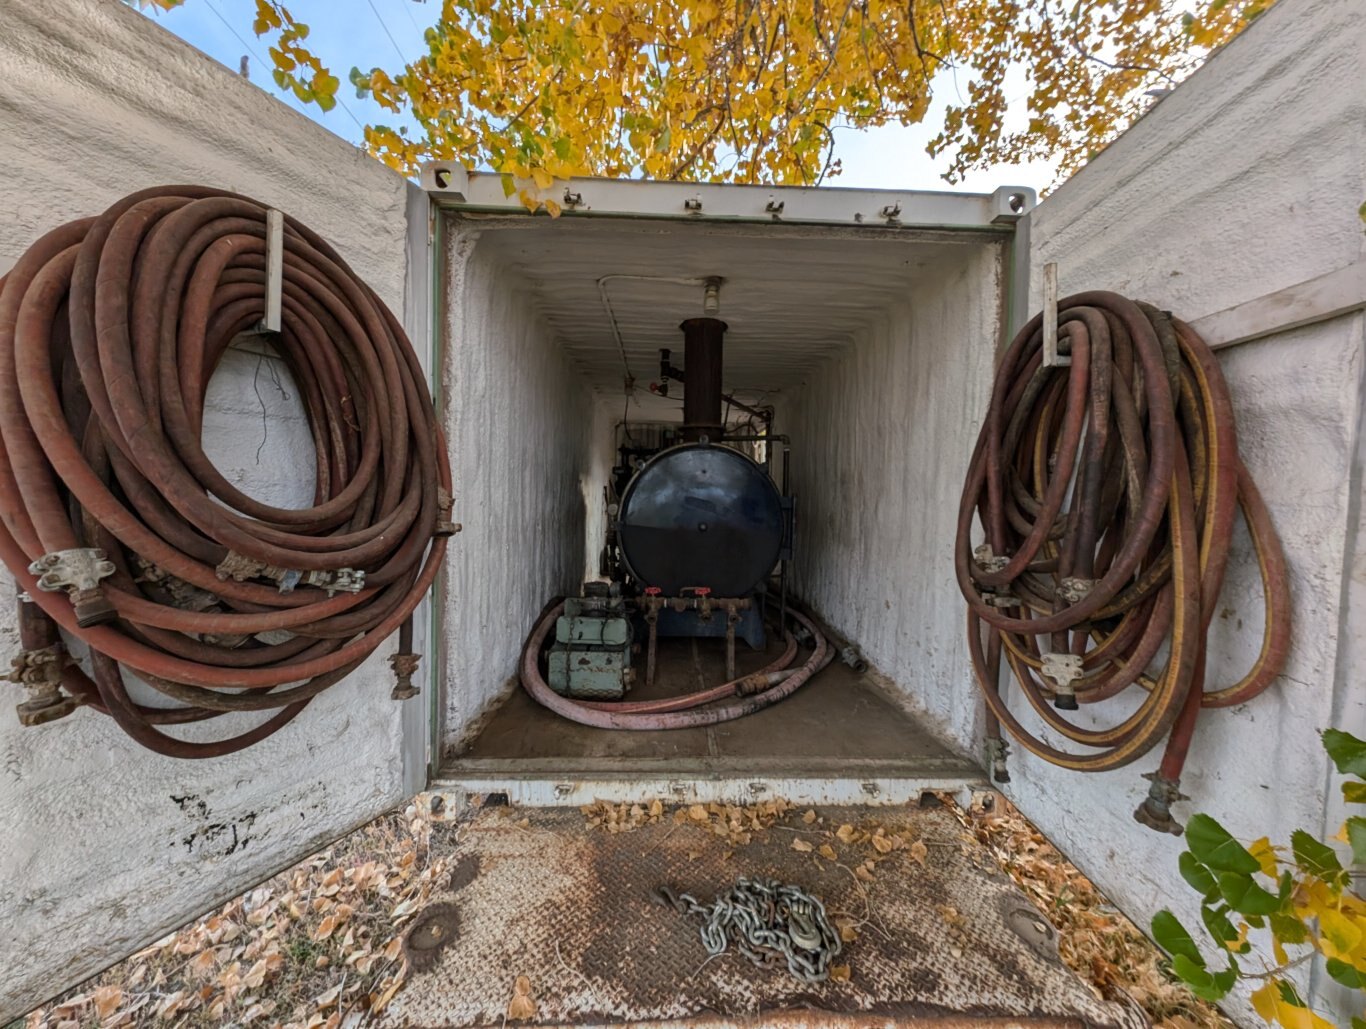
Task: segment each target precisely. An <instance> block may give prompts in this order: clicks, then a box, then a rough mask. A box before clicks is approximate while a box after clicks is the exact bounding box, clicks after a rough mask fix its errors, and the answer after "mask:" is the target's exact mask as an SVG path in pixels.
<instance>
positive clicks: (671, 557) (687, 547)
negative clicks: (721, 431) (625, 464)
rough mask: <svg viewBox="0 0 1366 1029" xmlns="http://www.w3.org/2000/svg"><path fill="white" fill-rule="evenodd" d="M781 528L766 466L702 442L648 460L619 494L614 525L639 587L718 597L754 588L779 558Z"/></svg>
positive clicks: (780, 512) (779, 503)
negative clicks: (703, 593)
mask: <svg viewBox="0 0 1366 1029" xmlns="http://www.w3.org/2000/svg"><path fill="white" fill-rule="evenodd" d="M784 527H785V519H784V515H783V502H782V497H781V496H780V495H779V493H778V488H777V486H776V485H774V482H773V480H772V479H771V478H770V477H769V475H768V473H767V472H765V471H764V469H763V468H762V467H761V466H759V465H757V464H755V463H754V462H753V461H752V460H750V459H749V458H748V457H746V456H745V455H744V454H741V453H739V452H738V451H735V450H731V449H729V448H727V447H719V446H711V445H707V444H701V443H689V444H683V445H682V446H677V447H672V448H670V449H669V450H665V451H664V452H663V453H660V454H658V455H657V456H656V457H654V458H652V459H651V460H650V461H648V462H647V463H646V464H645V466H644V467H643V468H641V470H640V471H639V472H638V473H637V474H636V475H635V477H634V478H633V479H632V480H631V482H630V484H629V485H628V486H627V487H626V491H625V493H624V494H623V495H622V498H621V506H620V510H619V512H618V515H617V526H616V528H617V538H618V540H619V542H620V545H621V551H622V556H623V558H624V560H625V563H626V566H627V569H628V570H629V571H630V573H631V576H632V577H633V578H634V579H635V580H636V581H637V582H639V583H640V584H641V586H643V587H652V588H657V589H659V590H660V591H661V592H662V593H663V594H664V595H667V596H682V595H684V594H686V593H690V592H693V593H695V592H696V591H697V590H698V589H704V590H710V592H711V595H712V596H717V597H743V596H746V595H748V594H749V593H751V592H752V591H753V589H754V588H755V586H756V585H757V584H758V583H760V582H761V581H762V580H763V579H764V578H765V577H766V576H767V575H768V574H769V572H771V571H772V570H773V567H774V565H776V564H777V562H778V557H779V553H780V551H781V549H782V545H783V537H784Z"/></svg>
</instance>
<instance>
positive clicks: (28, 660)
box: [6, 643, 79, 727]
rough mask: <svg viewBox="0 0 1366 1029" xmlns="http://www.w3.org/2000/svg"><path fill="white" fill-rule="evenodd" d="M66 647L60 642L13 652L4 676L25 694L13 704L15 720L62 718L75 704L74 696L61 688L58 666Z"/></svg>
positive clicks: (30, 722)
mask: <svg viewBox="0 0 1366 1029" xmlns="http://www.w3.org/2000/svg"><path fill="white" fill-rule="evenodd" d="M66 663H67V656H66V650H65V649H64V648H63V647H62V645H61V644H60V643H55V644H53V645H52V646H50V647H42V648H40V649H37V650H25V651H21V652H20V653H19V654H16V655H15V656H14V657H13V658H12V659H11V661H10V664H11V665H12V667H11V669H10V673H9V675H8V676H6V678H8V679H9V681H10V682H13V683H18V684H19V685H21V686H23V687H24V693H25V698H26V699H24V700H23V701H21V702H20V703H18V704H16V705H15V708H14V710H15V711H16V712H17V713H18V715H19V724H20V725H25V726H30V727H32V726H35V725H44V724H46V723H47V722H54V721H56V720H57V719H58V718H64V717H65V716H66V715H69V714H71V712H72V711H74V710H76V708H77V707H78V706H79V702H78V701H77V700H76V698H75V697H71V696H68V695H67V694H65V693H63V692H62V690H61V683H62V669H63V668H65V667H66Z"/></svg>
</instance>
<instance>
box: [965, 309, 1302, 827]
mask: <svg viewBox="0 0 1366 1029" xmlns="http://www.w3.org/2000/svg"><path fill="white" fill-rule="evenodd" d="M1043 343H1044V332H1043V317H1042V316H1036V317H1035V318H1034V319H1033V320H1032V321H1030V322H1029V323H1028V324H1027V325H1025V327H1024V328H1023V329H1022V330H1021V331H1020V333H1019V335H1018V336H1016V338H1015V339H1014V341H1013V342H1012V343H1011V344H1010V346H1009V348H1008V349H1007V350H1006V352H1005V354H1004V355H1003V357H1002V359H1001V361H1000V364H999V368H998V372H997V376H996V381H995V385H994V388H993V390H992V396H991V404H990V408H989V410H988V413H987V418H986V422H985V423H984V424H983V426H982V430H981V433H980V435H979V436H978V439H977V446H976V449H975V450H974V451H973V455H972V460H971V463H970V465H969V468H968V475H967V482H966V485H965V486H964V489H963V498H962V503H961V505H960V507H959V512H958V530H957V545H956V548H955V563H956V571H957V578H958V585H959V588H960V589H961V590H962V593H963V597H964V599H965V600H966V601H967V603H968V649H969V652H970V655H971V659H972V663H973V668H974V670H975V672H976V676H977V681H978V684H979V685H980V686H981V688H982V692H983V695H984V697H985V698H986V704H987V736H988V749H989V752H990V754H991V756H992V759H993V764H994V769H993V771H994V772H995V775H996V778H997V779H998V781H1005V780H1006V779H1008V775H1007V774H1006V769H1005V744H1004V741H1003V739H1002V738H1001V734H1000V729H1001V727H1002V726H1004V727H1005V728H1006V730H1007V731H1008V732H1009V733H1010V735H1011V736H1013V737H1014V738H1015V739H1016V740H1017V741H1019V743H1020V744H1021V745H1022V746H1023V747H1025V748H1026V749H1027V750H1029V751H1030V752H1031V753H1033V754H1036V755H1038V756H1039V757H1042V758H1044V759H1045V760H1047V761H1051V762H1053V763H1054V764H1057V765H1060V766H1062V767H1064V768H1071V769H1075V770H1078V771H1106V770H1109V769H1114V768H1119V767H1121V766H1123V765H1126V764H1129V763H1130V762H1132V761H1134V760H1136V759H1138V758H1140V757H1142V756H1143V755H1144V754H1146V753H1148V752H1149V751H1150V750H1151V749H1152V748H1153V747H1155V746H1156V745H1157V744H1158V743H1159V742H1161V741H1162V740H1163V739H1164V738H1165V739H1166V750H1165V752H1164V755H1163V759H1162V764H1161V767H1160V768H1159V770H1158V771H1157V772H1156V773H1155V774H1154V775H1151V776H1149V778H1151V779H1152V780H1153V781H1152V787H1151V789H1150V791H1149V795H1148V798H1147V799H1146V800H1145V801H1144V802H1143V805H1142V806H1141V807H1140V808H1139V810H1138V812H1136V814H1135V817H1137V818H1138V820H1139V821H1141V822H1143V823H1144V824H1146V825H1149V826H1150V827H1152V828H1155V829H1160V830H1163V831H1168V832H1180V827H1179V826H1178V825H1177V824H1176V823H1175V821H1174V820H1173V819H1172V817H1171V811H1170V805H1171V803H1172V802H1173V801H1174V800H1177V799H1183V798H1182V797H1181V795H1180V793H1179V791H1178V789H1177V786H1178V783H1179V780H1180V776H1181V769H1182V766H1183V764H1184V762H1185V757H1186V752H1187V750H1188V749H1189V747H1190V742H1191V738H1192V735H1193V733H1194V730H1195V722H1196V718H1197V716H1198V715H1199V713H1200V710H1201V709H1202V708H1215V707H1228V706H1231V705H1234V704H1241V703H1243V702H1244V701H1246V700H1249V699H1250V698H1252V697H1255V696H1256V695H1257V694H1259V693H1261V692H1262V691H1263V690H1265V689H1266V688H1267V687H1268V686H1269V685H1270V684H1271V682H1272V681H1273V680H1274V679H1275V678H1276V676H1277V675H1278V674H1279V673H1280V670H1281V668H1282V666H1283V665H1284V663H1285V659H1286V655H1287V652H1288V651H1289V647H1290V593H1289V577H1288V573H1287V569H1286V563H1285V555H1284V553H1283V551H1282V549H1281V543H1280V539H1279V538H1278V537H1277V535H1276V531H1275V528H1274V527H1273V526H1272V524H1271V518H1270V515H1269V513H1268V512H1267V509H1266V505H1265V504H1264V503H1263V502H1262V498H1261V495H1260V494H1259V493H1258V492H1257V488H1256V485H1255V484H1254V483H1253V481H1252V478H1251V476H1250V475H1249V474H1248V472H1247V469H1246V468H1245V467H1244V466H1243V462H1242V459H1241V458H1240V457H1239V455H1238V442H1237V435H1236V431H1235V426H1234V418H1233V407H1232V403H1231V401H1230V398H1229V391H1228V386H1227V384H1226V383H1225V381H1224V378H1223V375H1222V373H1221V372H1220V369H1219V364H1218V362H1217V361H1216V360H1215V357H1214V354H1213V353H1212V352H1211V350H1210V349H1209V347H1208V346H1207V345H1206V344H1205V342H1204V341H1203V340H1202V339H1201V338H1200V337H1199V336H1198V335H1197V334H1196V333H1195V332H1194V330H1192V329H1191V327H1190V326H1189V325H1187V324H1186V323H1185V322H1182V321H1181V320H1179V319H1177V318H1173V317H1172V316H1171V315H1169V314H1167V313H1165V312H1162V311H1159V310H1157V309H1156V308H1154V307H1152V306H1151V305H1148V304H1141V303H1138V302H1135V301H1132V300H1127V299H1125V298H1124V297H1121V296H1119V295H1117V294H1114V293H1105V292H1090V293H1079V294H1077V295H1075V296H1071V297H1068V298H1066V299H1064V300H1062V301H1061V302H1060V303H1059V305H1058V347H1059V353H1060V355H1067V356H1068V357H1069V358H1070V361H1069V362H1068V363H1066V364H1064V363H1063V362H1062V361H1061V360H1059V361H1056V362H1053V361H1050V360H1048V359H1047V358H1046V356H1045V353H1044V345H1043ZM1239 509H1241V511H1242V513H1243V517H1244V519H1245V520H1246V522H1247V527H1248V530H1249V533H1250V535H1251V538H1252V542H1253V545H1254V547H1255V549H1256V552H1257V559H1258V564H1259V569H1260V572H1261V579H1262V586H1263V592H1264V595H1265V601H1266V618H1265V625H1264V628H1263V642H1262V647H1261V651H1260V653H1259V655H1258V657H1257V659H1256V661H1255V663H1254V664H1253V666H1252V668H1251V670H1250V671H1248V673H1247V674H1246V675H1245V676H1244V677H1243V678H1242V679H1241V680H1239V681H1238V682H1235V683H1231V684H1226V683H1208V682H1207V681H1206V674H1205V644H1206V638H1207V633H1208V630H1209V625H1210V620H1211V619H1212V617H1213V615H1214V613H1215V611H1216V610H1217V606H1218V600H1219V593H1220V589H1221V587H1222V585H1223V580H1224V572H1225V569H1226V567H1227V563H1228V557H1229V545H1230V539H1231V535H1232V529H1233V524H1234V519H1235V517H1236V515H1237V513H1238V511H1239ZM974 522H978V523H980V526H981V531H982V533H984V535H985V541H984V542H982V543H979V544H976V545H974V543H973V533H974ZM1002 657H1004V658H1005V663H1006V665H1007V666H1008V668H1009V670H1010V673H1011V676H1012V677H1013V680H1014V682H1015V684H1016V685H1017V686H1018V693H1017V697H1016V698H1015V703H1016V704H1018V703H1019V701H1020V700H1023V701H1024V702H1025V703H1026V704H1027V705H1028V707H1029V709H1030V710H1032V712H1033V714H1034V719H1035V721H1036V722H1039V723H1042V725H1043V726H1045V727H1046V732H1047V734H1048V735H1049V737H1050V738H1052V739H1055V740H1058V739H1061V740H1065V741H1067V743H1062V744H1060V745H1052V744H1050V743H1047V742H1045V740H1044V739H1043V738H1041V736H1040V735H1036V734H1034V733H1033V732H1031V731H1030V730H1029V729H1028V728H1026V726H1025V724H1024V723H1023V722H1022V721H1021V720H1020V718H1019V717H1017V715H1016V714H1015V713H1014V711H1013V710H1012V706H1011V703H1010V702H1008V701H1007V699H1006V696H1005V694H1004V693H1003V691H1002V683H1001V679H1002V677H1001V659H1002ZM1131 687H1136V688H1137V689H1138V690H1139V691H1140V693H1146V695H1145V696H1142V698H1141V701H1140V703H1139V704H1138V705H1137V708H1136V710H1135V709H1134V705H1133V704H1132V703H1127V704H1122V705H1121V707H1122V708H1123V709H1124V710H1128V711H1132V713H1131V714H1129V715H1128V716H1127V717H1124V718H1122V719H1114V720H1112V722H1113V724H1110V725H1108V726H1104V725H1099V723H1100V722H1101V721H1103V720H1102V719H1097V718H1094V717H1088V718H1085V719H1082V720H1081V721H1074V720H1073V719H1072V718H1070V717H1069V716H1068V712H1070V711H1072V710H1078V709H1080V708H1087V709H1088V710H1089V712H1090V713H1091V714H1092V715H1094V714H1095V713H1096V712H1098V710H1100V709H1099V708H1097V707H1096V705H1100V704H1101V703H1102V702H1103V701H1106V700H1109V699H1110V698H1112V697H1114V696H1116V695H1117V694H1119V693H1121V692H1123V691H1125V690H1127V689H1130V688H1131ZM1098 726H1099V727H1098ZM1068 743H1070V744H1073V745H1075V746H1068Z"/></svg>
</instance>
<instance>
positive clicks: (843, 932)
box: [840, 925, 858, 943]
mask: <svg viewBox="0 0 1366 1029" xmlns="http://www.w3.org/2000/svg"><path fill="white" fill-rule="evenodd" d="M840 939H841V940H843V941H844V942H845V943H853V942H854V941H855V940H857V939H858V930H857V929H855V928H854V927H853V926H852V925H842V926H840Z"/></svg>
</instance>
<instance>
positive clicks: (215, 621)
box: [0, 186, 452, 757]
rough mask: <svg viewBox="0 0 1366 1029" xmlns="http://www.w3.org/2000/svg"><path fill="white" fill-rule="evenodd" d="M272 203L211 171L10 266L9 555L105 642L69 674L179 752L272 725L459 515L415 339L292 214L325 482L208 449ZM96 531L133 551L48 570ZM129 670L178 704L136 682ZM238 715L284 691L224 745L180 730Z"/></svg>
mask: <svg viewBox="0 0 1366 1029" xmlns="http://www.w3.org/2000/svg"><path fill="white" fill-rule="evenodd" d="M266 211H267V209H266V207H265V205H263V204H261V203H258V202H257V201H254V200H251V199H249V198H247V197H243V196H238V195H236V194H233V193H226V192H223V191H220V190H214V189H208V188H205V187H200V186H168V187H164V188H159V189H150V190H144V191H142V192H140V193H135V194H133V195H131V196H129V197H126V198H125V199H123V200H121V201H119V202H118V203H116V204H114V205H113V206H112V207H110V208H109V209H108V210H107V211H105V212H104V213H103V214H102V215H100V216H99V217H97V218H87V219H82V220H80V221H75V222H71V223H69V224H67V225H63V226H60V227H59V228H57V229H54V230H53V231H51V232H49V233H48V234H47V235H45V236H43V237H42V238H41V239H39V240H38V241H37V242H35V243H34V244H33V245H32V246H31V247H30V248H29V249H28V251H27V252H26V253H25V254H24V255H23V256H22V257H21V258H20V259H19V261H18V263H17V264H16V265H15V266H14V268H13V269H11V270H10V272H9V273H8V275H6V276H5V277H4V278H3V279H0V559H2V560H3V561H4V562H5V564H6V565H7V566H8V567H9V569H10V571H11V572H12V573H13V574H14V576H15V579H16V580H17V583H18V586H19V588H20V590H22V591H24V593H25V594H26V595H27V597H28V598H29V599H30V601H31V603H30V604H24V605H22V607H23V609H26V610H27V613H26V614H25V615H24V617H25V619H26V621H27V622H29V623H31V622H32V621H33V620H34V619H35V618H42V617H45V618H46V619H50V620H51V622H52V623H55V625H57V626H60V627H61V629H62V630H64V631H65V632H66V633H68V634H70V635H72V636H75V637H77V638H79V639H80V640H82V641H83V642H84V643H85V644H87V645H88V646H89V648H90V651H91V665H92V667H91V672H92V674H91V675H87V674H86V673H85V672H84V671H82V670H81V669H80V668H78V667H77V666H75V665H74V664H68V665H67V666H66V667H65V668H64V669H63V671H62V676H61V682H62V685H63V686H65V688H66V689H67V690H69V691H70V693H71V695H72V696H73V697H75V698H76V699H77V700H78V701H80V702H81V703H83V704H84V705H86V706H89V707H90V708H91V709H92V710H96V711H100V712H103V713H106V714H108V715H110V716H111V717H112V718H114V720H115V721H116V722H117V723H118V724H119V726H120V727H121V728H123V729H124V730H125V731H126V732H128V733H129V735H131V736H133V737H134V738H135V739H137V740H138V741H139V742H140V743H143V744H144V745H146V746H148V747H150V748H152V749H154V750H156V751H158V752H160V753H163V754H168V755H171V756H176V757H211V756H217V755H220V754H225V753H230V752H232V751H234V750H238V749H240V748H242V747H244V746H247V745H249V744H251V743H253V742H256V741H258V740H260V739H263V738H265V737H266V736H268V735H269V734H270V733H272V732H274V731H276V730H278V729H279V728H280V727H281V726H283V725H284V724H285V723H287V722H288V721H289V720H291V719H292V718H294V717H295V716H296V715H297V714H298V713H299V711H301V710H302V709H303V707H304V706H305V705H306V704H307V703H308V701H309V700H310V699H311V698H312V697H314V696H316V695H317V694H318V693H320V692H321V691H322V690H324V689H326V688H327V687H329V686H331V685H333V684H335V683H336V682H338V681H340V680H341V679H342V678H344V677H345V676H346V675H347V674H349V673H350V672H351V671H353V670H355V669H356V668H357V667H358V666H359V665H360V663H361V662H362V661H364V660H365V658H366V657H367V656H369V655H370V654H371V653H372V652H373V651H374V650H375V649H376V648H377V647H379V646H380V644H381V643H383V641H384V640H385V638H386V637H388V636H389V635H390V634H391V633H392V632H393V631H394V630H395V629H396V628H398V627H399V626H400V625H402V624H404V623H405V622H406V621H407V619H408V618H409V617H410V615H411V614H412V611H413V609H414V608H415V607H416V606H417V604H418V603H419V601H420V600H421V599H422V597H423V596H424V595H425V594H426V593H427V591H428V589H429V588H430V587H431V584H432V582H433V580H434V578H435V576H436V572H437V569H438V568H439V566H440V564H441V561H442V559H443V557H444V554H445V549H446V538H445V537H446V536H448V535H449V534H450V532H451V531H452V527H451V526H450V522H449V513H450V506H451V497H450V488H451V477H450V468H449V465H448V463H447V458H446V451H445V445H444V441H443V440H442V437H441V432H440V428H439V426H438V424H437V420H436V414H435V411H434V409H433V407H432V402H431V397H430V395H429V393H428V390H427V388H426V385H425V382H424V374H423V371H422V368H421V365H420V363H419V361H418V359H417V355H416V354H415V353H414V351H413V348H412V345H411V344H410V342H409V341H408V339H407V337H406V335H405V334H404V332H403V329H402V327H401V326H400V324H399V322H398V320H397V319H396V318H395V317H394V316H393V314H392V313H391V312H390V311H389V310H388V308H387V307H386V306H385V305H384V303H383V302H382V301H381V300H380V299H379V298H378V297H377V296H376V295H375V294H374V292H373V291H372V290H371V289H370V288H369V287H368V286H366V285H365V284H364V283H363V282H362V281H361V280H360V279H358V278H357V277H356V275H355V274H354V273H353V272H352V271H351V270H350V269H349V268H348V267H347V266H346V263H345V262H344V261H343V260H342V259H341V257H340V256H339V255H338V254H337V253H336V252H335V251H334V250H333V249H332V248H331V247H330V246H329V245H328V244H327V243H326V242H324V241H323V240H322V239H321V237H319V236H318V235H317V234H316V233H314V232H312V231H311V230H309V229H308V228H306V227H305V226H303V225H301V224H300V223H298V222H296V221H295V220H293V219H292V218H288V217H286V218H285V220H284V226H285V227H284V247H283V265H284V274H283V288H282V294H281V309H282V315H281V331H280V332H279V333H278V334H272V336H271V337H270V342H271V343H272V345H273V346H274V347H275V349H276V351H277V353H278V355H279V357H280V358H281V360H282V361H283V362H284V363H285V365H286V367H287V368H288V370H289V372H290V374H291V375H292V376H293V379H294V381H295V383H296V384H297V385H298V388H299V392H300V398H301V400H302V403H303V407H304V411H305V414H306V417H307V422H308V426H309V431H310V434H311V436H312V439H313V445H314V456H315V467H316V479H315V487H314V495H313V500H312V503H311V504H310V505H309V506H307V507H304V508H299V509H291V508H280V507H275V506H272V505H270V504H266V503H263V502H261V501H259V500H256V499H255V498H253V497H251V496H249V495H247V494H246V493H244V492H242V491H241V490H240V489H238V488H237V487H236V486H234V485H233V484H232V483H231V482H229V481H228V480H227V479H226V478H225V477H224V476H223V475H222V474H221V473H220V472H219V471H218V470H217V469H216V468H215V467H214V466H213V464H212V462H211V461H210V460H209V459H208V457H207V456H206V455H205V453H204V450H203V446H202V443H201V434H202V428H203V412H204V398H205V393H206V391H207V388H208V383H209V380H210V379H211V377H212V375H213V372H214V369H215V368H216V367H217V366H218V364H219V362H220V360H221V359H222V357H223V355H224V354H225V352H226V351H227V348H228V346H229V345H230V343H231V342H232V340H233V339H234V337H235V336H237V335H238V334H239V333H241V332H243V331H245V330H249V329H252V328H253V327H255V326H256V325H257V324H259V322H260V321H261V319H262V316H263V314H264V311H265V304H266V289H267V286H266V256H267V255H266V250H267V243H266V235H267V233H266V220H267V219H266ZM88 549H98V550H100V551H103V552H104V554H105V556H106V557H107V560H108V562H109V564H110V565H111V566H112V571H109V570H108V569H107V568H106V569H105V574H103V575H102V577H100V578H99V579H98V581H86V582H83V583H71V582H61V581H56V582H49V581H47V580H45V579H44V578H43V574H42V573H43V572H44V570H45V567H46V566H43V565H41V564H40V565H39V566H35V568H34V569H33V570H30V565H31V564H33V563H34V562H41V561H42V560H43V559H44V557H45V555H53V556H57V557H60V556H61V554H60V552H82V551H86V550H88ZM53 556H49V557H48V558H47V560H48V561H49V562H51V561H52V560H53ZM49 578H51V577H49ZM57 578H58V580H60V578H61V577H60V576H59V577H57ZM362 582H363V585H362ZM33 605H36V608H38V609H41V611H42V615H41V616H40V615H38V614H37V612H36V610H34V609H32V608H33ZM54 631H55V630H54ZM50 635H52V633H51V632H49V631H46V630H45V631H43V632H36V633H35V632H31V633H30V636H32V638H33V639H34V640H35V641H38V640H42V639H47V638H48V637H49V636H50ZM28 645H29V644H28V643H27V642H26V646H28ZM120 666H121V668H122V670H123V671H126V672H129V673H131V674H132V675H134V676H136V677H137V678H139V679H141V680H142V681H143V682H145V683H147V684H148V685H150V686H151V687H152V688H153V689H155V690H157V691H158V692H160V693H161V694H163V695H164V696H165V697H167V698H168V700H169V702H170V703H169V704H168V705H167V706H156V707H152V706H148V705H143V704H138V703H135V702H133V701H132V700H131V699H130V697H129V695H128V693H127V691H126V689H125V687H124V683H123V677H122V675H121V670H120ZM376 701H377V702H378V701H380V697H376ZM384 702H388V700H387V691H386V692H385V694H384ZM232 711H238V712H242V711H265V712H271V711H273V712H275V713H274V714H271V715H270V716H269V717H268V718H267V720H266V721H264V722H262V723H260V724H259V725H257V726H255V727H254V728H250V729H248V730H246V731H245V732H239V733H237V734H235V735H230V736H228V737H226V738H224V739H221V740H217V741H212V742H187V741H185V740H181V739H177V738H175V737H173V736H171V735H169V734H168V733H166V732H164V731H163V730H162V729H161V728H159V726H164V725H168V724H179V723H183V722H190V721H196V722H197V721H203V720H205V719H210V718H214V717H217V716H219V715H222V714H226V713H228V712H232Z"/></svg>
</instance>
